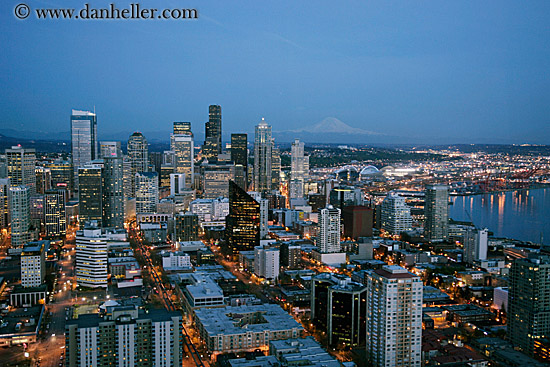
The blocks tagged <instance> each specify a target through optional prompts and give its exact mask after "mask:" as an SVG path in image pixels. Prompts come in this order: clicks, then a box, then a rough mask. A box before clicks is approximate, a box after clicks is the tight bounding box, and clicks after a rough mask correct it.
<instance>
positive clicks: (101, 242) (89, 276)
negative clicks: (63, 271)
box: [76, 222, 107, 288]
mask: <svg viewBox="0 0 550 367" xmlns="http://www.w3.org/2000/svg"><path fill="white" fill-rule="evenodd" d="M76 283H77V284H78V285H79V286H83V287H88V288H107V238H106V237H105V236H104V235H103V234H102V230H101V228H98V226H97V222H90V223H87V224H86V225H85V226H84V229H83V230H81V231H77V232H76Z"/></svg>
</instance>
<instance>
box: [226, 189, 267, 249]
mask: <svg viewBox="0 0 550 367" xmlns="http://www.w3.org/2000/svg"><path fill="white" fill-rule="evenodd" d="M225 231H226V238H227V245H228V246H229V248H230V250H231V251H232V253H233V254H236V253H237V252H239V251H252V250H254V247H256V246H258V245H259V244H260V204H259V203H258V202H257V201H256V200H254V198H252V197H251V196H250V195H248V194H247V193H246V191H244V190H243V189H242V188H241V187H240V186H239V185H237V184H236V183H235V182H233V181H229V215H228V216H227V217H226V220H225Z"/></svg>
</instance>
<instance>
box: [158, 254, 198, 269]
mask: <svg viewBox="0 0 550 367" xmlns="http://www.w3.org/2000/svg"><path fill="white" fill-rule="evenodd" d="M161 257H162V267H163V269H164V270H166V271H177V270H189V269H190V268H191V257H190V256H189V255H188V254H187V253H185V252H183V251H164V252H163V253H162V255H161Z"/></svg>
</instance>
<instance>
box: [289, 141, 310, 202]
mask: <svg viewBox="0 0 550 367" xmlns="http://www.w3.org/2000/svg"><path fill="white" fill-rule="evenodd" d="M308 176H309V157H308V156H306V155H305V154H304V143H303V142H301V141H300V140H299V139H296V140H295V141H294V143H292V147H291V148H290V183H289V193H290V198H291V199H294V198H302V197H304V183H305V181H306V180H307V178H308Z"/></svg>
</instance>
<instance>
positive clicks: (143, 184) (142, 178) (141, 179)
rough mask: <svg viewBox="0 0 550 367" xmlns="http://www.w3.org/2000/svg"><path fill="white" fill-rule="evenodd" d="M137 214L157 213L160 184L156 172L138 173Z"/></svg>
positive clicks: (136, 179)
mask: <svg viewBox="0 0 550 367" xmlns="http://www.w3.org/2000/svg"><path fill="white" fill-rule="evenodd" d="M135 182H136V213H156V212H157V205H158V202H159V184H158V175H157V173H156V172H138V173H136V178H135Z"/></svg>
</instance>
